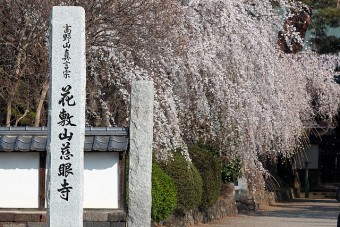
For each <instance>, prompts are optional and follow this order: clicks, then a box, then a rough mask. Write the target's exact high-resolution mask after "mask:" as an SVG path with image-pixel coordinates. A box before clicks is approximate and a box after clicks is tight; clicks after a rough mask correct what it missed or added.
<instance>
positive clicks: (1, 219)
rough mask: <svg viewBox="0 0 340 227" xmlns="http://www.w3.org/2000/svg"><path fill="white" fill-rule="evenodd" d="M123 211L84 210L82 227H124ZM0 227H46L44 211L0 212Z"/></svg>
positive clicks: (124, 216)
mask: <svg viewBox="0 0 340 227" xmlns="http://www.w3.org/2000/svg"><path fill="white" fill-rule="evenodd" d="M125 226H126V213H125V212H124V211H123V210H84V227H125ZM0 227H47V223H46V211H35V210H14V209H13V210H12V209H11V210H0Z"/></svg>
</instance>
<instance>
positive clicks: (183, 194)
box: [161, 152, 202, 215]
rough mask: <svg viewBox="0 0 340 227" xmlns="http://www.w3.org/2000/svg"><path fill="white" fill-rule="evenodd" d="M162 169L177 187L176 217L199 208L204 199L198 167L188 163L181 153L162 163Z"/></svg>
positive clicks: (176, 153) (174, 154) (175, 153)
mask: <svg viewBox="0 0 340 227" xmlns="http://www.w3.org/2000/svg"><path fill="white" fill-rule="evenodd" d="M161 167H162V169H163V170H164V171H165V172H166V173H167V174H168V175H169V176H170V177H172V179H173V180H174V182H175V184H176V187H177V208H176V210H175V211H176V215H183V214H184V212H186V211H189V210H192V209H194V208H197V207H198V206H199V205H200V204H201V198H202V178H201V176H200V174H199V172H198V170H197V169H196V167H195V166H194V165H193V164H192V163H191V162H188V161H187V160H186V159H185V158H184V157H183V156H182V155H181V154H180V152H174V153H173V158H172V159H171V158H169V160H167V161H166V162H162V163H161Z"/></svg>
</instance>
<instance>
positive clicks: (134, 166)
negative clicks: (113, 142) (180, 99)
mask: <svg viewBox="0 0 340 227" xmlns="http://www.w3.org/2000/svg"><path fill="white" fill-rule="evenodd" d="M153 101H154V88H153V82H151V81H136V82H133V83H132V87H131V112H130V114H131V116H130V153H129V161H130V163H129V185H128V187H129V189H128V192H129V204H128V209H129V210H128V227H141V226H143V227H147V226H150V225H151V205H152V198H151V171H152V141H153Z"/></svg>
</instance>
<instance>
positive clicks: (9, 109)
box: [6, 98, 12, 127]
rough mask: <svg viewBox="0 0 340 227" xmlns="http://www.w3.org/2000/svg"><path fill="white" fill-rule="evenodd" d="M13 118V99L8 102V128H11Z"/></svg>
mask: <svg viewBox="0 0 340 227" xmlns="http://www.w3.org/2000/svg"><path fill="white" fill-rule="evenodd" d="M11 116H12V98H9V100H8V101H7V111H6V127H10V126H11Z"/></svg>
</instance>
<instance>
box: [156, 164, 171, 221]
mask: <svg viewBox="0 0 340 227" xmlns="http://www.w3.org/2000/svg"><path fill="white" fill-rule="evenodd" d="M176 205H177V190H176V185H175V183H174V181H173V180H172V178H171V177H170V176H168V175H167V174H166V173H165V172H164V171H163V170H162V169H161V168H160V167H159V166H158V165H157V164H156V163H155V162H154V163H153V164H152V209H151V218H152V220H154V221H156V222H159V221H161V220H165V219H167V218H168V217H169V216H170V215H171V214H172V213H173V211H174V209H175V208H176Z"/></svg>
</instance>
